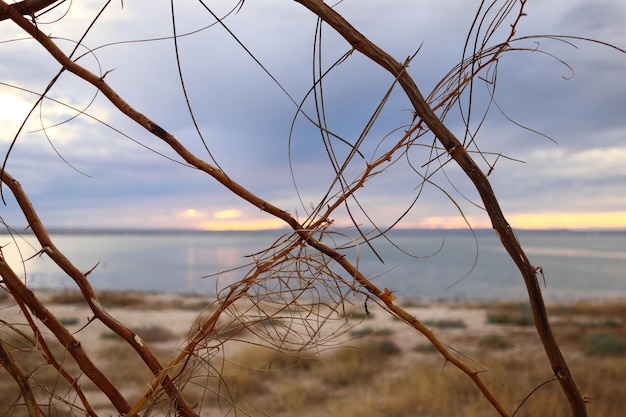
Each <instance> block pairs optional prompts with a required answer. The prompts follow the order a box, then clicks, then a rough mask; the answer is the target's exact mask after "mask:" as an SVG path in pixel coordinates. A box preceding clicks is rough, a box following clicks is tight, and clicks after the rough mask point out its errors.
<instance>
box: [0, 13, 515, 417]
mask: <svg viewBox="0 0 626 417" xmlns="http://www.w3.org/2000/svg"><path fill="white" fill-rule="evenodd" d="M3 4H6V3H4V2H3V1H0V11H1V10H2V7H3ZM11 19H12V20H13V21H14V22H16V23H17V24H18V25H19V26H20V27H22V28H23V29H24V30H25V31H26V32H28V33H29V34H30V35H31V36H32V37H33V38H35V39H36V40H37V41H38V42H39V43H40V44H41V45H42V46H43V47H44V48H45V49H46V50H47V51H48V52H49V53H50V54H51V55H52V56H53V57H54V58H55V59H56V60H57V61H58V62H59V63H60V64H61V65H63V67H64V68H65V69H66V70H68V71H70V72H72V73H74V74H75V75H77V76H78V77H80V78H82V79H83V80H85V81H87V82H89V83H91V84H92V85H93V86H94V87H96V88H97V89H98V90H99V91H100V92H102V93H103V94H104V95H105V96H106V97H107V98H108V99H109V100H110V101H111V103H113V104H114V105H115V106H116V107H117V108H118V109H119V110H120V111H121V112H122V113H124V114H125V115H127V116H128V117H129V118H131V119H132V120H134V121H135V122H136V123H138V124H139V125H141V126H143V127H144V128H145V129H147V130H148V131H149V132H151V133H152V134H154V135H155V136H157V137H158V138H160V139H162V140H163V141H165V142H166V143H167V144H168V145H169V146H170V147H171V148H172V149H173V150H174V151H175V152H177V153H178V155H179V156H181V157H182V158H183V159H184V160H185V161H186V162H188V163H189V164H191V165H193V166H195V167H196V168H198V169H200V170H201V171H203V172H205V173H207V174H209V175H211V176H212V177H213V178H215V179H216V180H217V181H218V182H220V183H221V184H223V185H224V186H225V187H226V188H228V189H229V190H231V191H232V192H233V193H235V194H236V195H238V196H239V197H241V198H242V199H244V200H246V201H248V202H249V203H251V204H253V205H255V206H256V207H258V208H259V209H260V210H262V211H265V212H267V213H269V214H272V215H274V216H275V217H277V218H280V219H282V220H283V221H285V223H287V224H288V225H289V226H290V227H291V228H292V229H293V230H294V231H295V233H297V234H298V235H299V236H300V238H301V239H302V241H303V242H305V243H306V244H308V245H310V246H312V247H314V248H316V249H318V250H320V251H321V252H323V253H324V254H326V255H328V256H329V257H331V258H332V259H334V260H335V261H337V262H338V263H339V264H340V265H341V266H342V267H343V268H344V269H345V270H346V271H347V272H348V273H349V274H350V276H352V277H354V278H355V279H356V280H357V281H358V282H359V283H360V284H361V285H362V286H363V287H364V288H366V289H367V290H368V291H369V292H370V293H371V294H373V295H374V296H375V297H377V298H379V299H381V300H382V301H383V302H384V303H385V304H386V305H387V306H388V307H389V308H390V309H391V310H392V311H393V312H394V313H395V314H397V315H398V316H399V317H402V318H404V319H405V321H406V322H407V323H408V324H409V325H411V326H412V327H413V328H415V329H416V330H418V331H419V332H421V333H423V334H425V335H426V337H427V338H428V339H429V340H430V341H431V343H433V345H434V346H435V347H436V348H437V349H438V350H439V352H440V353H441V354H442V356H444V358H445V359H446V360H447V361H449V362H451V363H453V364H454V365H455V366H457V367H458V368H459V369H461V370H462V371H463V372H465V373H466V374H467V375H468V376H469V377H470V378H471V379H472V380H473V381H474V383H475V384H476V385H477V387H478V388H479V389H480V390H481V392H482V393H483V394H484V395H485V397H486V398H487V399H488V400H489V401H490V402H491V403H492V405H493V406H494V407H495V408H496V410H498V412H499V413H500V414H501V415H502V416H508V414H507V413H506V411H505V410H504V409H503V407H502V406H501V405H500V404H499V403H498V401H497V400H496V398H495V397H494V396H493V394H492V393H491V392H490V391H489V389H488V388H487V386H486V385H485V384H484V383H483V382H482V380H481V379H480V377H479V374H478V373H477V372H475V371H474V370H473V369H471V368H469V367H468V366H467V365H466V364H464V363H463V362H462V361H460V360H459V359H457V358H456V357H455V356H454V355H452V353H450V351H449V350H448V349H447V347H446V346H445V345H444V344H443V343H442V342H441V341H439V340H438V339H437V337H436V336H435V335H434V334H433V333H432V332H431V331H430V330H429V329H428V328H427V327H426V326H424V325H423V324H422V323H421V322H420V321H418V320H417V319H416V318H415V317H412V316H411V315H410V314H409V313H408V312H406V311H404V310H403V309H402V308H401V307H399V306H397V305H396V304H395V303H393V299H392V297H390V296H389V294H388V292H387V291H382V290H380V289H379V288H378V287H376V286H375V285H374V284H372V283H371V282H370V281H369V280H368V279H367V278H366V277H365V276H364V275H363V274H361V273H360V272H359V271H358V270H357V269H356V267H355V266H354V265H352V264H351V263H350V262H349V261H348V260H347V259H345V258H344V256H343V255H342V254H340V253H339V252H337V251H335V250H333V249H331V248H330V247H328V246H326V245H323V244H322V243H321V242H319V241H318V240H316V239H315V238H314V237H313V236H312V235H311V233H310V232H309V231H308V230H305V229H303V228H302V226H301V225H300V224H299V223H298V221H297V220H296V219H295V218H293V217H292V216H291V215H290V214H289V213H287V212H286V211H283V210H281V209H280V208H278V207H276V206H274V205H272V204H270V203H268V202H267V201H265V200H263V199H261V198H260V197H258V196H256V195H255V194H253V193H251V192H250V191H249V190H247V189H246V188H244V187H243V186H241V185H240V184H238V183H236V182H234V181H232V180H231V179H230V178H229V177H228V176H227V175H226V174H225V173H224V172H222V171H221V170H219V169H217V168H216V167H214V166H212V165H211V164H209V163H207V162H206V161H204V160H202V159H200V158H198V157H196V156H195V155H193V154H192V153H191V152H189V151H188V150H187V149H186V148H185V147H184V146H183V145H182V144H181V143H180V142H179V141H178V140H177V139H176V138H175V137H174V136H173V135H172V134H170V133H168V132H167V131H165V130H164V129H163V128H161V127H160V126H159V125H157V124H156V123H154V122H153V121H152V120H150V119H149V118H148V117H146V116H145V115H143V114H142V113H140V112H138V111H137V110H135V109H134V108H133V107H131V106H130V105H129V104H128V103H127V102H126V101H124V100H123V99H122V98H121V97H120V96H119V95H118V94H117V93H116V92H115V91H114V90H113V89H112V88H111V87H110V86H109V85H108V84H107V83H106V82H105V81H104V80H103V79H102V78H100V77H98V76H97V75H95V74H93V73H91V72H90V71H88V70H86V69H85V68H83V67H81V66H80V65H78V64H76V63H75V62H73V61H72V60H70V59H69V58H68V57H67V56H66V55H65V54H64V53H63V52H62V51H61V50H60V49H59V48H58V47H57V46H56V44H55V43H54V42H53V41H52V40H51V39H50V38H49V37H48V36H46V35H45V34H43V33H42V32H40V31H39V30H38V29H37V28H36V27H35V26H34V25H32V24H31V23H30V22H28V21H27V20H26V19H24V18H22V17H21V16H19V15H15V14H14V15H12V16H11ZM394 62H395V61H394ZM29 221H30V220H29ZM35 224H36V225H39V227H42V226H41V224H40V222H38V221H35ZM46 242H48V243H50V244H51V242H49V241H46ZM298 244H299V243H298ZM42 245H43V242H42ZM294 245H295V243H294ZM44 247H45V246H44ZM67 263H69V261H67ZM70 265H71V264H70ZM134 411H136V408H134V409H133V412H134Z"/></svg>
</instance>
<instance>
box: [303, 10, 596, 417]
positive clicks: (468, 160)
mask: <svg viewBox="0 0 626 417" xmlns="http://www.w3.org/2000/svg"><path fill="white" fill-rule="evenodd" d="M296 1H297V2H298V3H300V4H302V5H303V6H304V7H306V8H307V9H309V10H310V11H312V12H313V13H315V14H316V15H317V16H319V17H320V18H321V19H322V20H324V21H325V22H326V23H327V24H328V25H330V26H331V27H332V28H333V29H335V30H336V31H337V33H339V34H340V35H341V36H343V38H344V39H345V40H346V41H347V42H348V43H349V44H350V45H352V46H353V47H354V48H355V49H356V50H357V51H359V52H361V53H362V54H363V55H365V56H367V57H368V58H370V59H371V60H372V61H374V62H375V63H377V64H378V65H380V66H381V67H383V68H385V69H386V70H387V71H389V72H390V73H391V75H393V76H394V77H397V79H398V82H399V83H400V85H401V86H402V88H403V89H404V91H405V93H406V94H407V96H408V97H409V100H410V101H411V104H412V105H413V107H414V110H415V113H416V114H417V115H418V116H419V117H420V118H421V119H422V120H423V121H424V123H426V125H427V126H428V127H429V129H430V130H431V131H432V132H433V134H434V135H435V136H436V137H437V139H438V140H439V142H441V144H442V145H443V146H444V147H445V148H446V150H447V151H448V153H449V154H450V156H451V157H452V158H453V159H454V160H455V161H456V162H457V164H458V165H459V166H460V167H461V169H462V170H463V171H464V172H465V174H466V175H467V176H468V177H469V178H470V180H471V181H472V182H473V184H474V186H475V187H476V190H477V191H478V193H479V194H480V197H481V199H482V201H483V204H484V205H485V209H486V210H487V213H488V215H489V217H490V219H491V223H492V226H493V228H494V230H495V232H496V234H497V235H498V237H499V238H500V240H501V241H502V245H503V246H504V247H505V249H506V250H507V252H508V253H509V255H510V256H511V259H513V262H515V264H516V266H517V267H518V269H519V271H520V272H521V274H522V277H523V279H524V282H525V284H526V289H527V292H528V295H529V300H530V304H531V307H532V311H533V316H534V320H535V327H536V328H537V332H538V334H539V337H540V338H541V342H542V344H543V346H544V349H545V351H546V355H547V356H548V359H549V360H550V364H551V365H552V370H553V372H554V374H555V375H556V376H557V377H558V380H559V382H560V384H561V387H562V389H563V392H564V393H565V395H566V396H567V399H568V402H569V404H570V407H571V409H572V413H573V415H574V416H577V417H585V416H586V415H587V411H586V408H585V403H584V402H583V399H582V397H581V395H580V393H579V391H578V387H577V386H576V383H575V382H574V379H573V377H572V375H571V373H570V371H569V368H568V366H567V363H566V361H565V358H564V357H563V355H562V353H561V350H560V348H559V345H558V343H557V342H556V340H555V338H554V335H553V333H552V330H551V328H550V323H549V322H548V317H547V311H546V308H545V304H544V301H543V296H542V295H541V287H540V285H539V281H538V279H537V273H536V268H535V267H534V266H533V265H532V264H531V263H530V261H529V259H528V257H527V256H526V253H525V252H524V250H523V249H522V247H521V245H520V243H519V241H518V240H517V237H516V236H515V233H514V232H513V230H512V228H511V226H510V225H509V223H508V222H507V220H506V218H505V216H504V214H503V213H502V210H501V208H500V204H499V203H498V200H497V198H496V196H495V193H494V191H493V189H492V188H491V184H490V182H489V180H488V178H487V176H486V175H485V174H484V173H483V172H482V170H481V169H480V167H479V166H478V165H477V164H476V162H475V161H474V160H473V159H472V157H471V156H470V155H469V153H468V152H467V150H466V149H465V148H464V147H463V145H462V144H461V142H460V141H459V140H458V139H457V138H456V137H455V136H454V134H453V133H452V132H451V131H450V130H449V129H448V128H447V126H446V125H445V124H444V123H443V122H442V121H441V120H440V119H439V118H438V117H437V115H436V114H435V113H434V112H433V110H432V109H431V108H430V106H429V105H428V103H427V102H426V100H425V99H424V97H423V96H422V94H421V92H420V90H419V88H418V87H417V85H416V84H415V81H414V80H413V79H412V78H411V76H410V75H409V73H408V72H407V71H405V70H404V68H403V65H402V64H401V63H400V62H398V61H396V60H395V59H394V58H393V57H391V56H390V55H389V54H387V53H386V52H385V51H383V50H382V49H380V48H379V47H378V46H377V45H375V44H374V43H372V42H371V41H370V40H369V39H367V38H366V37H365V36H364V35H362V34H361V33H360V32H359V31H357V30H356V29H355V28H354V27H352V26H351V25H350V24H349V23H348V22H347V21H346V20H345V19H343V17H341V16H340V15H339V14H338V13H337V12H335V11H334V10H333V9H332V8H331V7H329V6H328V5H326V4H325V3H324V2H322V1H320V0H296Z"/></svg>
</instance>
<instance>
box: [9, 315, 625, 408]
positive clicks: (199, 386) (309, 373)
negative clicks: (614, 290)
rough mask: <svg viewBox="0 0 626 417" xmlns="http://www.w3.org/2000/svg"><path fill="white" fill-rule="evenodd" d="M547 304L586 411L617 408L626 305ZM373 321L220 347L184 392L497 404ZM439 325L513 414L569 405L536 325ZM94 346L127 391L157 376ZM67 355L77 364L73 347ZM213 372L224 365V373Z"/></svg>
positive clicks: (161, 335)
mask: <svg viewBox="0 0 626 417" xmlns="http://www.w3.org/2000/svg"><path fill="white" fill-rule="evenodd" d="M496 308H497V309H499V310H497V311H505V312H506V311H513V312H515V311H520V310H521V308H519V309H518V307H516V306H510V307H503V306H501V305H499V306H497V307H496ZM550 310H551V318H552V320H551V321H552V322H553V328H554V331H555V333H556V335H557V338H558V340H559V342H560V343H561V344H562V347H563V349H564V352H565V355H566V357H567V359H568V360H569V364H570V367H571V370H572V373H573V374H574V376H575V378H576V381H577V383H578V384H579V388H580V391H581V393H582V394H583V395H587V396H589V397H590V398H591V401H592V402H591V403H590V404H589V406H588V407H589V415H592V416H603V417H617V416H621V415H622V414H623V409H624V408H625V407H626V396H624V388H623V375H625V374H626V352H624V350H622V349H621V348H620V346H623V345H622V341H623V340H624V339H623V338H624V334H625V333H626V331H625V325H624V317H626V304H624V305H617V304H607V305H606V306H604V305H594V304H590V303H582V304H575V305H571V306H552V307H550ZM494 311H495V309H494ZM369 325H370V323H368V322H367V321H366V322H364V323H362V326H363V327H362V328H364V329H366V330H368V331H366V332H363V335H362V336H361V337H360V338H359V339H357V340H353V341H351V342H348V344H347V347H341V348H336V349H333V350H330V351H326V352H322V353H316V352H282V353H276V352H273V351H271V350H270V349H265V348H261V347H258V346H254V345H250V346H248V347H244V348H237V349H235V350H233V351H227V352H226V353H229V354H228V355H227V358H228V360H224V359H223V357H221V356H219V355H218V356H216V357H214V358H213V359H212V365H211V366H212V367H213V368H212V371H211V372H208V371H207V373H206V378H204V379H202V378H198V379H196V380H195V381H194V382H193V383H192V384H189V385H188V386H187V387H186V388H185V394H186V395H187V394H189V395H188V397H187V398H189V400H190V401H192V402H194V403H195V402H198V403H199V404H201V405H202V407H203V409H205V410H209V409H213V408H216V407H218V406H220V407H222V408H223V410H224V411H223V413H224V412H226V410H228V409H229V408H230V407H231V403H234V404H235V405H236V407H238V408H239V409H241V410H243V411H245V412H247V413H249V414H250V415H253V416H265V415H267V414H265V413H269V414H271V415H273V416H276V417H281V416H292V415H299V416H303V417H309V416H310V417H312V416H318V415H328V416H331V417H333V416H337V417H350V416H368V417H378V416H380V417H383V416H385V417H388V416H394V417H404V416H406V417H408V416H438V417H448V416H450V417H451V416H458V415H463V416H467V417H474V416H476V417H478V416H481V417H482V416H485V415H487V416H488V415H495V414H494V413H493V411H492V410H491V408H490V407H489V405H488V404H487V403H486V401H485V399H484V398H483V397H482V395H480V393H479V392H478V391H477V390H476V388H475V386H473V385H472V384H471V383H470V382H469V381H468V378H467V377H466V376H465V375H463V374H461V373H460V372H459V371H458V370H457V369H455V368H453V367H450V366H446V365H445V364H444V363H443V361H442V360H441V358H440V356H439V355H438V354H437V353H436V352H432V349H430V348H426V345H424V344H423V343H422V345H419V344H418V342H415V345H414V346H408V345H406V346H398V345H397V344H396V343H397V342H396V341H397V340H402V338H401V337H400V336H402V335H401V334H399V332H400V333H401V332H402V331H399V330H397V329H396V330H394V331H393V332H392V331H385V330H386V329H385V328H378V329H377V330H372V329H371V328H368V326H369ZM137 329H138V330H137V331H138V333H140V334H143V336H142V337H144V339H145V338H151V336H148V335H150V334H152V335H153V336H154V337H153V338H152V339H153V343H154V342H160V341H166V340H168V339H169V337H170V336H169V335H168V334H167V332H163V330H164V329H160V328H158V326H146V327H143V328H142V327H138V328H137ZM358 329H360V328H357V329H356V330H358ZM381 329H382V330H381ZM139 330H141V331H139ZM406 331H407V332H410V331H411V330H410V329H406ZM437 332H438V333H440V334H442V333H444V332H449V334H451V335H455V339H454V343H453V345H454V346H455V347H457V343H458V347H460V346H462V349H463V351H464V353H467V354H468V355H469V356H470V357H472V358H474V359H475V360H476V365H475V366H476V369H477V370H479V369H481V367H480V366H479V365H478V363H480V364H481V365H484V366H485V367H486V368H487V369H489V371H490V372H492V373H493V376H490V375H489V374H487V373H486V374H484V375H485V380H486V382H487V383H488V385H489V386H490V387H491V388H492V389H493V391H494V392H495V394H496V396H497V397H498V398H500V400H501V401H502V403H503V405H504V406H505V407H506V409H507V410H509V412H510V413H513V411H515V409H516V408H517V407H518V406H519V405H520V404H521V403H522V402H523V401H524V399H525V398H526V397H527V396H528V395H529V394H530V393H531V392H532V391H533V390H534V389H535V388H536V387H539V386H541V388H539V389H537V391H536V392H534V393H533V394H532V395H531V396H530V397H529V398H528V400H527V401H525V402H524V403H523V406H522V407H521V408H520V410H519V411H518V412H517V414H516V417H530V416H533V417H534V416H538V415H541V416H543V415H551V416H552V415H555V416H557V415H569V408H568V405H567V403H566V402H565V401H564V400H563V394H562V392H561V389H560V387H559V385H558V382H556V381H551V382H549V381H550V380H551V379H552V375H551V374H550V367H549V365H548V363H547V360H546V359H545V356H544V355H543V352H542V348H541V346H540V344H539V341H538V340H537V338H536V335H534V333H533V328H532V327H529V326H521V327H520V326H517V325H516V324H515V322H510V323H507V324H504V325H501V324H498V325H496V324H491V325H490V326H489V327H488V328H487V329H486V331H485V332H484V333H481V334H474V333H473V331H472V330H471V328H470V329H463V328H454V326H452V327H450V328H446V326H443V327H442V328H439V329H437ZM355 334H356V333H355ZM355 334H351V336H355ZM607 335H609V336H608V337H607ZM9 336H10V335H9V334H8V333H3V334H2V338H3V341H5V343H7V341H8V343H9V344H10V346H11V347H12V349H13V352H14V355H15V356H16V358H17V359H19V361H20V363H22V364H23V365H24V366H25V368H26V369H27V370H28V372H30V373H31V374H32V376H33V380H36V381H37V384H38V385H37V389H38V393H39V395H41V398H43V401H44V402H45V401H49V400H47V399H46V397H45V395H46V394H45V393H46V392H50V390H52V389H57V392H58V390H59V388H61V391H62V390H63V388H62V387H63V384H64V383H63V382H61V381H59V378H58V375H57V373H56V371H55V370H54V369H52V367H51V366H49V365H46V364H45V360H44V358H42V357H41V355H39V354H38V353H37V352H36V350H34V349H33V344H32V341H28V340H27V339H23V338H17V337H15V336H11V337H9ZM399 337H400V338H399ZM428 346H430V345H428ZM607 346H608V347H607ZM616 347H617V348H616ZM53 348H54V349H55V352H56V353H57V356H58V357H63V355H62V353H60V352H59V351H60V347H59V346H53ZM598 352H600V353H598ZM585 353H587V355H586V354H585ZM94 354H95V357H96V359H97V362H98V364H99V365H100V364H102V368H103V370H104V372H105V373H106V374H107V375H108V376H109V377H110V378H111V379H112V381H113V382H114V383H115V385H116V386H118V387H120V389H121V390H122V391H123V392H124V393H125V395H128V397H129V398H130V399H131V400H132V399H133V398H136V395H139V394H140V393H141V392H142V391H143V390H144V389H145V387H146V383H147V381H150V379H151V375H150V372H149V371H148V370H147V368H146V367H145V365H143V364H142V363H141V361H140V360H139V358H138V357H137V355H136V354H135V353H134V352H133V351H132V349H130V348H129V347H128V346H126V345H125V344H124V343H123V342H122V341H121V340H106V339H104V340H102V345H101V347H100V349H99V350H97V352H94ZM171 354H172V352H171V351H165V350H163V351H161V352H160V353H159V356H160V359H162V360H163V361H166V358H167V357H168V356H169V355H171ZM67 365H68V366H70V367H72V366H75V364H73V363H71V360H70V359H69V358H68V360H67ZM218 374H221V375H222V377H223V378H222V379H221V380H220V379H219V378H218ZM81 380H82V379H81ZM500 381H503V382H504V383H506V385H505V384H503V383H502V382H500ZM544 383H545V385H542V384H544ZM82 386H83V388H84V389H85V390H86V392H87V393H88V394H90V395H91V394H92V393H95V392H96V389H95V387H93V386H91V385H90V384H89V383H88V382H87V381H84V382H83V383H82ZM218 393H219V396H218ZM49 402H51V403H52V401H49ZM15 403H21V399H20V398H19V393H18V392H17V390H16V388H15V384H14V383H13V381H12V380H11V379H10V377H8V376H7V375H6V374H0V404H2V411H3V412H7V411H8V413H9V415H16V416H21V415H26V414H25V413H24V412H23V411H24V410H23V407H16V408H14V407H13V406H12V404H15ZM57 403H58V402H57ZM47 411H49V413H48V414H47V415H60V414H62V412H63V409H62V407H58V408H57V409H56V411H55V410H54V409H53V408H52V407H51V408H49V409H48V410H47Z"/></svg>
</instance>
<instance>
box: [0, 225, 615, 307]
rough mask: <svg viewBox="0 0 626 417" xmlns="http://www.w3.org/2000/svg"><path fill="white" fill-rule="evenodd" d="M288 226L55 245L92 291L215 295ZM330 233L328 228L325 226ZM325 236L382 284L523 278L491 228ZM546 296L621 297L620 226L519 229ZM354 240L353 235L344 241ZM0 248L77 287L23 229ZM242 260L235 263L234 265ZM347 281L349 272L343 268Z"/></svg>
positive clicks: (485, 284) (132, 234)
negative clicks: (582, 229) (366, 236)
mask: <svg viewBox="0 0 626 417" xmlns="http://www.w3.org/2000/svg"><path fill="white" fill-rule="evenodd" d="M288 234H289V231H286V230H274V231H237V232H208V231H207V232H204V231H202V232H201V231H84V230H83V231H54V232H52V233H51V236H52V239H53V241H54V242H55V245H56V246H57V248H58V249H59V250H60V251H61V252H62V253H63V254H64V255H65V256H66V257H67V258H69V259H70V261H72V263H74V265H76V266H77V267H78V268H79V269H80V270H82V271H83V272H87V271H91V272H90V273H89V274H88V278H89V280H90V282H91V284H92V286H93V287H94V288H96V289H98V290H105V289H106V290H116V291H148V292H173V293H181V294H216V293H217V292H218V291H219V290H220V289H223V288H224V287H226V286H228V285H230V284H232V283H233V282H235V281H237V280H239V279H241V278H242V277H243V276H244V275H245V273H246V272H247V271H248V270H249V269H250V267H245V265H249V264H250V262H251V260H252V258H251V255H253V254H257V253H259V252H260V251H263V250H264V249H265V248H267V247H270V246H272V245H273V243H274V242H276V241H277V239H280V238H281V237H284V236H285V235H288ZM329 236H332V235H329ZM336 236H338V237H336V238H335V239H334V240H330V239H329V238H326V242H328V243H330V242H335V243H337V244H338V245H343V246H344V247H345V248H344V249H342V252H343V253H345V254H346V256H347V257H348V259H350V260H351V261H352V262H353V263H355V264H356V265H358V268H359V270H360V271H361V272H362V273H363V274H364V275H365V276H367V277H369V278H371V279H372V280H373V282H374V283H375V284H376V285H378V286H379V287H380V288H383V287H387V288H388V289H389V290H390V291H393V292H394V293H395V294H396V295H397V296H398V297H401V298H410V299H428V300H438V301H445V300H450V301H471V300H496V299H498V300H500V299H506V300H522V299H524V298H526V290H525V286H524V283H523V279H522V277H521V275H520V273H519V272H518V271H517V269H516V267H515V265H514V263H513V261H512V260H511V259H510V258H509V256H508V255H507V253H506V252H505V250H504V248H503V247H502V245H501V243H500V241H499V239H498V238H497V237H496V236H495V234H494V232H493V231H492V230H475V231H469V230H394V231H392V232H389V233H388V234H386V235H385V237H378V238H376V239H373V240H371V242H370V244H369V245H368V244H365V243H363V242H362V241H359V240H358V239H357V237H358V236H353V237H346V236H347V232H345V231H344V232H341V233H338V234H337V235H336ZM517 236H518V238H519V240H520V242H521V243H522V246H523V247H524V249H525V251H526V253H527V255H528V257H529V258H530V260H531V262H532V263H533V265H535V266H541V268H542V270H543V276H542V275H540V276H539V278H540V282H541V286H542V292H543V295H544V298H545V299H546V300H547V301H563V302H571V301H576V300H599V299H617V300H624V299H626V231H616V232H607V231H585V232H579V231H566V230H552V231H518V232H517ZM352 242H354V243H352ZM0 244H1V245H2V253H3V255H4V257H5V259H6V260H7V261H8V263H9V264H10V265H11V266H12V267H13V269H14V270H15V271H16V272H17V273H18V275H20V276H21V277H22V279H23V280H24V281H25V282H26V283H27V285H28V286H29V287H30V288H32V289H51V290H64V289H68V290H71V289H76V287H75V284H74V283H73V281H72V280H71V279H70V278H69V277H68V276H66V275H65V274H64V273H63V271H61V270H60V269H59V268H58V267H57V266H56V265H55V264H54V263H53V262H52V261H51V260H50V259H48V257H47V256H46V255H45V254H42V253H40V252H39V249H40V247H39V245H38V244H37V243H36V240H35V238H34V236H33V235H31V234H21V235H17V234H13V235H9V234H2V235H0ZM240 266H244V267H243V268H240V269H237V267H240ZM345 279H346V280H347V281H348V282H351V279H350V277H345Z"/></svg>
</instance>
